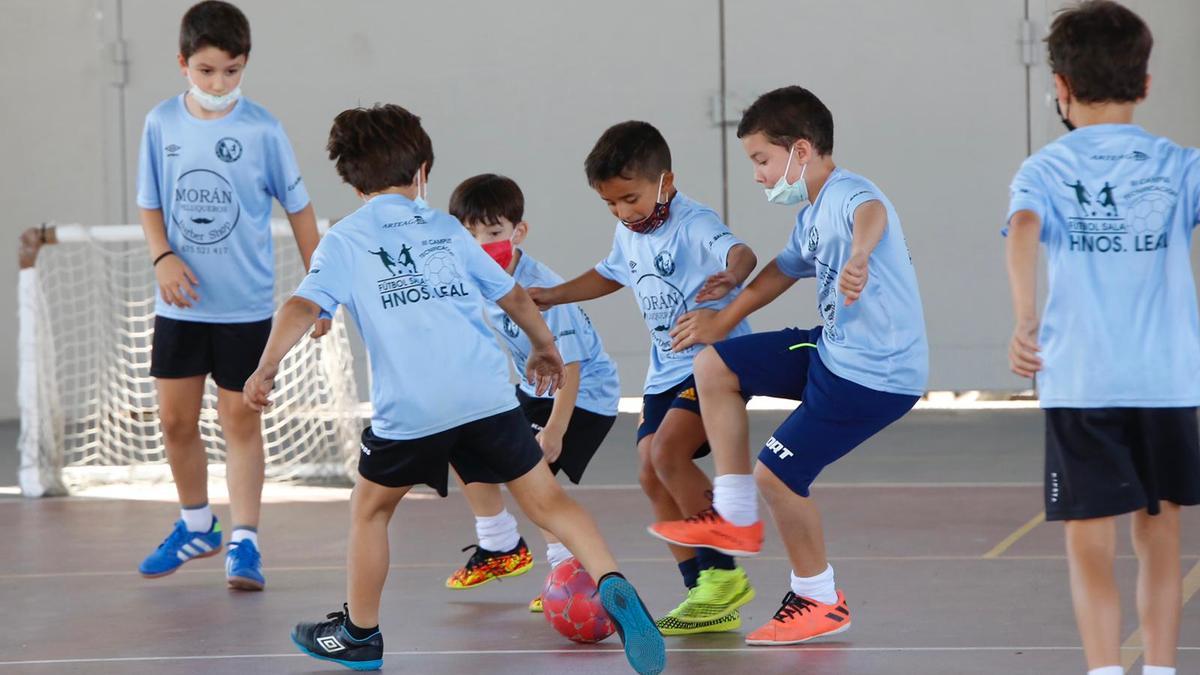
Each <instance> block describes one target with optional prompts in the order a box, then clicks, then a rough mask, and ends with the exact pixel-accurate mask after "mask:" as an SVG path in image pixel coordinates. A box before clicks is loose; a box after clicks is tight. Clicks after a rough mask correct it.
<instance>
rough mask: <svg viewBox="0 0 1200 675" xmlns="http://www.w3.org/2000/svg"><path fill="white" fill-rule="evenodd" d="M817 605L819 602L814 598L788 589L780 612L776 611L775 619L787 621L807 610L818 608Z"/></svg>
mask: <svg viewBox="0 0 1200 675" xmlns="http://www.w3.org/2000/svg"><path fill="white" fill-rule="evenodd" d="M816 607H817V603H815V602H813V601H812V600H809V599H808V598H802V597H800V596H799V595H796V594H795V593H793V592H791V591H788V592H787V595H785V596H783V605H782V606H781V607H780V608H779V611H778V612H775V620H776V621H780V622H782V621H787V620H788V619H791V618H794V617H796V616H798V615H801V614H804V613H805V612H810V611H812V610H814V609H816Z"/></svg>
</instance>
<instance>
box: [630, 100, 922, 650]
mask: <svg viewBox="0 0 1200 675" xmlns="http://www.w3.org/2000/svg"><path fill="white" fill-rule="evenodd" d="M737 133H738V137H739V138H741V139H742V145H743V147H744V149H745V151H746V155H747V156H748V157H749V158H750V160H751V162H752V163H753V164H754V166H755V170H754V177H755V179H756V181H757V182H758V183H760V184H761V185H763V186H766V188H767V190H766V192H767V199H768V201H770V202H772V203H776V204H784V205H799V206H800V207H801V209H800V213H799V214H798V215H797V216H796V226H795V228H794V229H793V230H792V236H791V239H789V241H788V244H787V246H786V247H785V248H784V250H783V251H781V252H780V253H779V255H778V256H776V258H775V259H774V260H773V261H771V262H770V263H768V264H767V266H766V267H765V268H763V271H762V272H760V273H759V274H758V276H756V277H755V278H754V281H753V282H751V283H750V285H749V286H747V287H746V289H745V290H744V291H742V294H741V295H739V296H738V297H737V299H736V300H734V301H733V302H732V303H731V304H730V305H729V306H728V307H726V308H725V309H723V310H721V311H719V312H705V311H698V312H692V313H690V314H687V315H685V316H684V317H683V318H681V319H680V321H679V323H678V325H677V326H676V328H675V330H674V331H673V332H672V335H673V336H674V339H675V346H676V348H677V349H687V348H695V347H694V345H698V344H711V345H712V347H710V348H708V349H705V350H704V351H703V352H701V353H700V355H699V356H698V357H696V380H697V384H698V388H699V391H700V403H701V405H703V406H704V410H705V413H704V428H705V430H706V431H707V432H708V437H709V442H710V443H712V446H713V454H714V458H715V459H716V464H717V478H716V480H715V481H714V484H715V488H714V496H713V509H711V510H710V511H708V512H706V513H703V514H700V516H698V517H696V518H691V519H688V520H686V521H676V522H666V523H661V522H660V523H658V524H656V525H654V526H652V527H651V528H650V532H651V534H654V535H655V536H657V537H659V538H662V539H665V540H667V541H670V542H673V543H676V544H684V545H691V546H712V547H715V548H718V549H721V550H723V551H725V552H726V553H733V554H737V555H754V554H756V553H758V551H759V550H760V549H761V547H762V541H763V529H762V528H763V526H762V522H761V521H759V519H758V490H757V489H756V483H757V488H758V489H761V491H762V492H763V495H764V496H765V497H766V499H767V503H768V504H769V505H770V507H771V513H772V515H774V517H775V522H776V524H777V525H778V528H779V534H780V537H782V539H783V541H784V544H785V545H786V547H787V551H788V557H789V559H790V561H791V563H792V572H791V575H790V584H789V585H790V589H789V591H788V592H787V593H786V594H785V595H784V598H783V603H782V606H781V607H780V609H779V611H778V612H776V613H775V615H774V617H773V618H772V619H771V620H770V621H768V622H767V623H766V624H765V625H764V626H762V627H760V628H759V629H757V630H755V631H753V632H751V633H750V634H749V635H748V636H747V637H746V642H747V643H749V644H752V645H787V644H796V643H800V642H806V641H808V640H812V639H814V638H819V637H825V636H830V635H836V634H838V633H841V632H843V631H845V630H846V629H848V628H849V627H850V609H849V607H848V605H847V604H846V599H845V596H844V595H843V594H842V592H841V591H840V590H838V588H837V586H836V584H835V582H834V573H833V567H832V566H831V565H830V564H829V561H828V559H827V558H826V556H825V542H824V533H823V531H822V528H821V519H820V514H819V512H818V510H817V506H816V504H815V502H814V501H813V500H812V499H811V498H810V497H809V486H810V485H812V482H813V480H815V479H816V477H817V475H818V474H819V473H820V472H821V471H822V470H823V469H824V468H825V467H826V466H828V465H829V464H831V463H833V462H835V461H837V460H838V459H839V458H841V457H842V456H844V455H845V454H846V453H848V452H850V451H851V450H853V449H854V448H856V447H857V446H858V445H859V444H861V443H862V442H863V441H865V440H867V439H868V438H870V437H871V436H874V435H875V434H877V433H879V432H880V431H882V430H883V429H884V428H885V427H887V426H888V425H889V424H892V423H893V422H895V421H896V420H898V419H900V418H901V417H903V416H904V415H905V414H906V413H907V412H908V411H909V410H910V409H911V408H912V407H913V405H914V404H916V402H917V400H918V398H920V396H921V395H922V393H923V392H924V391H925V384H926V381H927V379H928V369H929V347H928V343H927V341H926V338H925V320H924V316H923V313H922V310H921V296H920V293H919V292H918V289H917V276H916V271H915V270H914V268H913V264H912V259H911V258H910V257H909V253H908V246H907V244H906V243H905V240H904V230H903V229H902V228H901V225H900V218H899V216H898V215H897V214H896V210H895V209H894V208H893V207H892V203H891V202H890V201H889V200H888V198H887V197H886V196H884V194H883V192H882V191H880V190H879V188H878V187H876V186H875V184H873V183H872V182H871V181H869V180H867V179H866V178H863V177H862V176H859V175H856V174H854V173H851V172H849V171H846V170H845V169H841V168H839V167H837V166H836V165H835V164H834V162H833V115H832V114H831V113H830V112H829V109H828V108H826V107H825V105H824V104H823V103H821V101H820V100H819V99H818V98H817V97H816V96H815V95H813V93H812V92H810V91H808V90H807V89H804V88H802V87H794V86H793V87H784V88H782V89H776V90H774V91H771V92H768V93H766V94H764V95H762V96H761V97H759V98H758V100H757V101H755V102H754V104H753V105H751V106H750V107H749V108H748V109H747V110H746V111H745V113H744V114H743V116H742V121H741V123H740V124H739V125H738V132H737ZM809 195H813V197H812V198H811V203H810V197H809ZM805 277H815V278H816V280H817V313H818V314H819V316H820V317H821V325H819V326H817V327H816V328H814V329H812V330H800V329H796V328H789V329H784V330H781V331H776V332H769V333H755V334H753V335H747V336H745V337H735V338H730V339H728V340H724V341H721V338H722V337H723V336H724V335H725V334H726V333H727V332H728V327H729V326H732V325H735V324H736V323H737V322H739V321H742V320H743V319H745V317H747V316H748V315H750V314H751V313H752V312H754V311H756V310H757V309H759V308H761V307H763V306H764V305H766V304H768V303H770V302H772V301H773V300H775V299H776V298H778V297H779V296H780V295H782V294H783V293H784V292H785V291H786V290H787V289H788V288H790V287H791V286H792V284H794V283H795V282H796V280H797V279H801V278H805ZM746 395H754V396H757V395H764V396H776V397H780V398H790V399H793V400H796V401H801V404H800V406H799V407H798V408H796V410H795V411H794V412H793V413H792V414H791V415H790V416H789V417H788V418H787V420H785V421H784V423H783V424H782V425H780V427H779V428H778V429H776V430H775V433H774V434H773V435H772V436H771V438H770V439H768V440H767V442H766V443H765V445H764V447H763V448H762V450H761V452H759V455H758V463H757V466H756V467H755V468H754V470H753V474H751V467H750V453H749V433H748V426H747V417H746V410H745V406H744V405H743V400H742V397H743V396H746Z"/></svg>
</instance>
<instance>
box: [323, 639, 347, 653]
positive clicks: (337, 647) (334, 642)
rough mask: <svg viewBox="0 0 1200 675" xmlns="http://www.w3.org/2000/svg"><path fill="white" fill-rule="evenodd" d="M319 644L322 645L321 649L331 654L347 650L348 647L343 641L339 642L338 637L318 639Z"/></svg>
mask: <svg viewBox="0 0 1200 675" xmlns="http://www.w3.org/2000/svg"><path fill="white" fill-rule="evenodd" d="M317 644H319V645H321V649H324V650H325V651H327V652H329V653H330V654H334V653H337V652H341V651H345V650H346V645H344V644H342V642H341V640H338V639H337V636H336V635H324V636H322V637H319V638H317Z"/></svg>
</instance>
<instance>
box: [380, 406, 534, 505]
mask: <svg viewBox="0 0 1200 675" xmlns="http://www.w3.org/2000/svg"><path fill="white" fill-rule="evenodd" d="M540 461H542V448H541V447H540V446H539V445H538V444H537V441H536V440H534V438H533V432H531V431H530V430H529V422H527V421H526V420H525V415H524V414H522V413H521V410H520V409H519V408H513V409H512V410H509V411H507V412H502V413H500V414H498V415H492V416H491V417H484V418H483V419H478V420H475V421H474V422H467V423H466V424H463V425H460V426H457V427H454V428H453V429H447V430H445V431H439V432H438V433H436V434H433V435H432V436H424V437H422V438H410V439H408V440H390V439H386V438H380V437H378V436H376V435H375V434H374V433H373V432H372V431H371V427H367V428H366V429H364V430H363V433H362V445H361V446H360V452H359V455H358V473H359V475H361V476H362V477H363V478H366V479H367V480H369V481H371V482H372V483H379V484H380V485H385V486H387V487H405V486H408V485H421V484H424V485H428V486H429V487H431V488H433V489H434V490H437V492H438V494H439V495H441V496H443V497H445V496H446V488H447V481H448V475H449V474H448V472H447V469H448V467H449V466H453V467H454V470H455V471H457V472H458V475H459V476H461V477H462V479H463V482H464V483H507V482H509V481H512V480H516V479H518V478H520V477H521V476H524V475H525V474H527V473H529V471H530V470H532V469H533V467H535V466H537V465H538V462H540Z"/></svg>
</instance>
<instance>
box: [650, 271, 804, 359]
mask: <svg viewBox="0 0 1200 675" xmlns="http://www.w3.org/2000/svg"><path fill="white" fill-rule="evenodd" d="M794 283H796V279H795V278H794V277H790V276H788V275H786V274H784V273H783V270H781V269H779V264H778V263H777V262H776V261H774V260H772V261H771V262H769V263H767V265H766V267H763V268H762V271H761V272H759V273H758V275H757V276H755V277H754V281H751V282H750V284H749V285H748V286H746V287H745V288H744V289H742V292H741V293H740V294H738V296H737V297H736V298H734V299H733V302H731V303H729V304H728V305H726V307H725V308H724V309H722V310H721V311H719V312H714V311H713V310H711V309H698V310H696V311H694V312H688V313H687V314H684V315H683V316H681V317H679V320H678V321H676V322H675V327H674V328H672V329H671V338H672V340H671V350H672V351H676V352H678V351H683V350H684V349H687V348H688V347H691V346H692V345H697V344H704V345H710V344H712V343H714V342H718V341H720V340H722V339H723V338H724V337H725V336H726V335H728V334H729V331H731V330H733V329H734V327H735V326H737V325H738V323H740V322H741V321H742V320H743V319H745V318H746V317H748V316H750V315H751V314H753V313H754V312H756V311H758V310H759V309H761V308H763V307H766V306H767V305H769V304H771V302H772V301H773V300H774V299H775V298H778V297H779V296H780V295H783V292H784V291H786V290H787V289H789V288H791V287H792V284H794Z"/></svg>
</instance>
